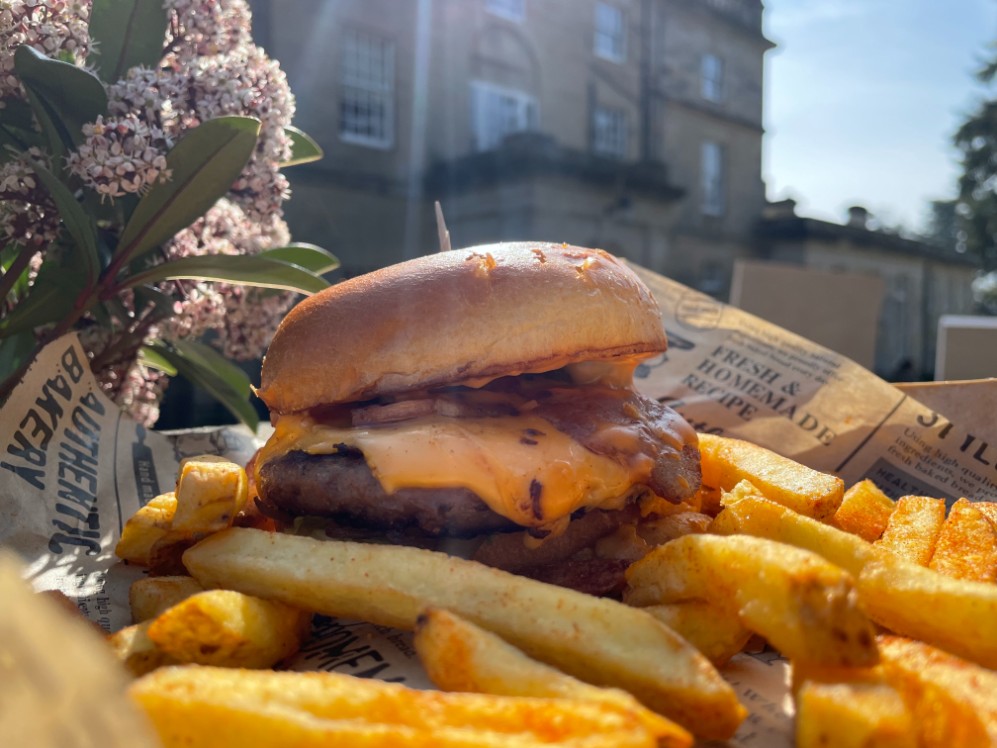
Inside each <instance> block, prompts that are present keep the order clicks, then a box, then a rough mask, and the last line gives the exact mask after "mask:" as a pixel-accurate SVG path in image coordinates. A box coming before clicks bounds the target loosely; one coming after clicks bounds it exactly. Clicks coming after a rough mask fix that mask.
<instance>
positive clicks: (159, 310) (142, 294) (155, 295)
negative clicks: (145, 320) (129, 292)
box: [135, 286, 176, 319]
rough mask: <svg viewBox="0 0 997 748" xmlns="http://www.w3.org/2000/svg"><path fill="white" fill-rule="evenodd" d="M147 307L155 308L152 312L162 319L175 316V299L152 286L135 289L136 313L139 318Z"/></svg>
mask: <svg viewBox="0 0 997 748" xmlns="http://www.w3.org/2000/svg"><path fill="white" fill-rule="evenodd" d="M146 307H153V309H154V311H153V312H152V313H153V314H155V315H156V316H157V317H158V318H160V319H166V318H168V317H172V316H174V314H176V312H174V311H173V299H172V298H171V297H170V296H167V295H166V294H164V293H163V292H162V291H160V290H159V289H157V288H153V287H152V286H139V287H138V288H136V289H135V311H136V313H137V314H138V315H139V316H142V313H143V312H144V311H145V309H146Z"/></svg>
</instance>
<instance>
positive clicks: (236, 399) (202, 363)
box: [149, 340, 260, 431]
mask: <svg viewBox="0 0 997 748" xmlns="http://www.w3.org/2000/svg"><path fill="white" fill-rule="evenodd" d="M149 347H150V348H151V349H152V350H154V351H156V352H157V353H159V354H160V355H161V356H162V357H163V358H164V359H165V360H166V362H167V363H168V364H170V365H172V366H173V367H174V368H175V369H176V370H177V372H179V373H180V374H182V375H183V376H185V377H187V379H189V380H190V381H191V382H192V383H194V384H196V385H197V386H199V387H203V388H204V389H205V390H207V391H208V392H209V393H211V394H212V395H214V396H215V397H216V398H217V399H218V401H219V402H220V403H221V404H222V405H224V406H225V407H226V408H228V410H230V411H231V412H232V413H233V414H234V415H235V416H236V418H238V419H239V420H240V421H242V422H243V423H245V424H246V425H247V426H249V427H250V428H251V429H253V430H254V431H255V429H256V427H257V426H258V425H259V421H260V419H259V416H257V415H256V409H255V408H254V407H253V405H252V403H250V402H249V393H250V383H249V377H247V376H246V373H245V372H244V371H242V369H240V368H239V367H237V366H236V365H235V364H233V363H232V362H231V361H229V360H228V359H226V358H225V357H224V356H222V355H221V354H220V353H218V352H217V351H216V350H214V349H213V348H209V347H208V346H206V345H204V344H203V343H196V342H194V341H191V340H182V341H178V342H176V343H174V344H173V346H172V347H170V346H167V345H165V344H163V343H153V344H152V345H150V346H149Z"/></svg>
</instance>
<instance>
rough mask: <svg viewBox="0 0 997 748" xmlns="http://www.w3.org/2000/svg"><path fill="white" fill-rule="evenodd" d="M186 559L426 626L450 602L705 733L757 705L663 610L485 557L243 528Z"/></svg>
mask: <svg viewBox="0 0 997 748" xmlns="http://www.w3.org/2000/svg"><path fill="white" fill-rule="evenodd" d="M184 563H185V565H186V566H187V568H188V569H190V571H191V573H192V574H193V576H194V577H195V578H196V579H198V581H200V582H201V583H202V584H204V585H205V586H208V587H227V588H231V589H238V590H241V591H243V592H245V593H247V594H252V595H257V596H261V597H269V598H271V599H276V600H280V601H282V602H285V603H287V604H289V605H293V606H295V607H298V608H301V609H304V610H313V611H315V612H318V613H324V614H326V615H331V616H340V617H349V618H360V619H363V620H367V621H370V622H372V623H376V624H380V625H385V626H394V627H396V628H406V629H412V628H414V626H415V622H416V618H417V617H418V614H419V613H420V611H421V610H423V609H424V608H426V607H439V608H447V609H449V610H452V611H453V612H455V613H457V614H458V615H460V616H463V617H464V618H467V619H469V620H471V621H472V622H474V623H476V624H478V625H479V626H481V627H483V628H485V629H487V630H489V631H492V632H494V633H496V634H498V635H499V636H501V637H502V638H503V639H505V640H506V641H508V642H509V643H510V644H513V645H514V646H516V647H518V648H520V649H522V650H523V651H525V652H526V653H527V654H528V655H530V656H531V657H534V658H535V659H538V660H540V661H542V662H546V663H548V664H551V665H554V666H556V667H558V668H560V669H561V670H563V671H564V672H566V673H568V674H569V675H574V676H576V677H579V678H582V679H584V680H586V681H589V682H591V683H595V684H596V685H608V686H616V687H619V688H622V689H624V690H626V691H629V692H630V693H632V694H633V695H634V696H636V697H637V698H638V699H639V700H640V701H641V702H643V703H644V704H645V705H646V706H648V707H649V708H651V709H653V710H654V711H656V712H659V713H660V714H664V715H665V716H667V717H669V718H671V719H674V720H675V721H676V722H678V723H679V724H681V725H683V726H684V727H686V728H687V729H690V730H692V731H693V732H695V733H697V734H699V735H702V736H703V737H710V738H712V737H717V738H726V737H730V736H731V735H732V734H733V733H734V731H735V730H736V728H737V725H738V724H739V723H740V722H741V720H742V719H743V717H744V714H745V711H744V708H743V707H742V706H741V705H740V704H739V703H738V701H737V697H736V696H735V695H734V691H733V689H731V687H730V686H729V685H728V684H727V683H725V682H724V681H723V679H722V678H720V676H719V674H718V673H717V672H716V670H715V669H714V668H713V667H712V665H710V663H709V661H707V660H706V658H704V657H703V656H702V655H701V654H699V652H697V651H696V650H695V649H694V648H693V647H692V646H691V645H689V644H687V643H686V642H685V641H684V640H683V639H681V638H680V637H679V636H678V635H677V634H675V633H674V632H672V631H671V630H670V629H668V628H667V627H666V626H664V625H663V624H661V623H660V622H659V621H657V620H656V619H654V618H653V617H652V616H651V615H649V614H647V613H645V612H643V611H641V610H637V609H635V608H631V607H629V606H626V605H622V604H621V603H618V602H615V601H613V600H608V599H603V598H596V597H592V596H590V595H585V594H582V593H578V592H575V591H573V590H567V589H563V588H559V587H554V586H551V585H547V584H544V583H542V582H536V581H533V580H530V579H526V578H524V577H518V576H515V575H512V574H508V573H506V572H502V571H499V570H497V569H491V568H489V567H486V566H483V565H482V564H478V563H475V562H473V561H465V560H463V559H459V558H454V557H451V556H447V555H445V554H442V553H436V552H432V551H426V550H422V549H418V548H410V547H401V546H381V545H373V544H363V543H351V542H344V541H321V540H315V539H312V538H307V537H298V536H292V535H283V534H277V533H267V532H263V531H260V530H251V529H245V528H232V529H228V530H223V531H221V532H219V533H216V534H214V535H212V536H210V537H208V538H207V539H205V540H203V541H201V542H200V543H199V544H198V545H196V546H194V547H193V548H191V549H190V550H189V551H187V553H186V554H184Z"/></svg>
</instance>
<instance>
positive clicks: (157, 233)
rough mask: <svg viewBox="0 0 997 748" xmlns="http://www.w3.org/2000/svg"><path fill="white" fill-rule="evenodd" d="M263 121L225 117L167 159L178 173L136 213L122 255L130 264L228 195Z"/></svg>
mask: <svg viewBox="0 0 997 748" xmlns="http://www.w3.org/2000/svg"><path fill="white" fill-rule="evenodd" d="M259 132H260V122H259V120H256V119H252V118H251V117H219V118H218V119H213V120H209V121H207V122H205V123H203V124H202V125H200V126H198V127H195V128H194V129H193V130H191V131H190V132H189V133H188V134H187V135H186V136H185V137H184V138H183V139H181V140H180V142H179V143H177V144H176V145H175V146H174V147H173V149H172V150H171V151H170V152H169V153H168V154H167V156H166V165H167V168H169V169H171V170H172V172H173V177H172V178H171V179H170V181H168V182H161V183H157V184H155V185H153V187H152V189H151V190H149V191H148V192H147V193H146V194H145V196H144V197H143V198H142V199H141V200H140V201H139V204H138V205H137V206H136V207H135V210H134V212H132V215H131V218H130V219H129V220H128V225H127V226H125V230H124V232H123V233H122V235H121V240H120V242H119V243H118V251H119V252H121V253H123V254H124V256H125V258H126V260H130V259H132V258H135V257H139V256H141V255H143V254H145V253H146V252H148V251H149V250H151V249H153V248H154V247H156V246H158V245H160V244H162V243H163V242H165V241H166V240H167V239H169V238H170V237H172V236H173V235H174V234H176V233H177V232H178V231H181V230H182V229H185V228H187V227H188V226H189V225H190V224H192V223H193V222H194V221H195V220H197V219H198V218H200V217H201V216H202V215H204V213H205V212H207V210H208V209H209V208H210V207H211V206H212V205H214V204H215V203H216V202H217V201H218V198H220V197H222V196H224V195H225V193H226V192H228V191H229V188H230V187H231V186H232V183H233V182H234V181H235V179H236V177H238V176H239V173H240V172H241V171H242V169H243V167H244V166H245V165H246V162H247V161H249V157H250V156H251V155H252V154H253V149H254V148H255V147H256V138H257V136H258V134H259Z"/></svg>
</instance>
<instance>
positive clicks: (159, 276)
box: [123, 255, 329, 294]
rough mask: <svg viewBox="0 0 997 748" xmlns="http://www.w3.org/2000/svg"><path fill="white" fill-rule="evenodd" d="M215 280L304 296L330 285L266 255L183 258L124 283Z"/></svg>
mask: <svg viewBox="0 0 997 748" xmlns="http://www.w3.org/2000/svg"><path fill="white" fill-rule="evenodd" d="M184 279H188V280H213V281H227V282H229V283H241V284H243V285H246V286H260V287H262V288H283V289H286V290H288V291H298V292H300V293H305V294H312V293H318V292H319V291H321V290H322V289H324V288H328V287H329V284H328V283H327V282H326V281H325V280H324V279H323V278H322V277H321V276H318V275H315V274H314V273H311V272H309V271H308V270H305V269H304V268H302V267H298V266H297V265H291V264H290V263H287V262H280V261H279V260H273V259H270V258H269V257H264V256H263V255H201V256H199V257H183V258H181V259H179V260H173V261H172V262H164V263H163V264H162V265H156V266H155V267H152V268H150V269H149V270H145V271H143V272H141V273H137V274H135V275H133V276H131V277H129V278H126V279H124V281H123V285H125V286H126V287H130V286H136V285H140V284H143V285H144V284H148V283H159V282H160V281H164V280H184Z"/></svg>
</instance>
